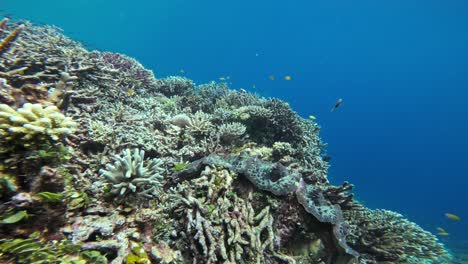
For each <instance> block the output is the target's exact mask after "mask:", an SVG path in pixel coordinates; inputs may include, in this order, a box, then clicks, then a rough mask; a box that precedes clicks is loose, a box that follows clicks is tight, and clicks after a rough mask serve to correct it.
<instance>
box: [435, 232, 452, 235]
mask: <svg viewBox="0 0 468 264" xmlns="http://www.w3.org/2000/svg"><path fill="white" fill-rule="evenodd" d="M437 234H438V235H439V236H448V235H450V234H449V233H447V232H439V233H437Z"/></svg>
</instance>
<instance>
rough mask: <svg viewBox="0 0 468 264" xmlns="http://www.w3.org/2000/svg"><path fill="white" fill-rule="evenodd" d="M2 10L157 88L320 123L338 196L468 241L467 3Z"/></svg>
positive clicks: (98, 0) (10, 4) (83, 5)
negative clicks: (213, 84) (134, 69)
mask: <svg viewBox="0 0 468 264" xmlns="http://www.w3.org/2000/svg"><path fill="white" fill-rule="evenodd" d="M0 9H2V14H11V15H12V16H13V18H16V19H28V20H32V21H33V22H36V23H45V24H53V25H57V26H59V27H61V28H62V29H64V32H65V34H67V35H68V36H70V37H72V38H73V39H76V40H79V41H82V42H83V43H84V44H85V45H86V46H87V47H88V48H89V49H99V50H106V51H113V52H121V53H125V54H127V55H129V56H132V57H135V58H136V59H138V60H139V61H141V62H142V63H143V64H144V65H145V66H146V67H148V68H150V69H152V70H154V72H155V74H156V76H157V77H164V76H169V75H184V76H187V77H188V78H191V79H193V80H194V81H195V82H196V83H198V84H200V83H204V82H208V81H211V80H218V79H219V78H220V77H224V78H226V77H228V76H229V77H230V78H229V81H230V82H232V87H233V88H243V89H246V90H249V91H254V92H257V93H259V94H260V95H264V96H274V97H279V98H281V99H283V100H286V101H288V102H290V104H291V105H292V107H293V108H294V109H295V110H296V111H297V112H299V113H300V114H301V115H302V116H304V117H308V116H309V115H314V116H316V117H317V120H316V121H317V122H318V123H319V124H320V125H321V126H322V137H323V139H324V141H325V142H327V143H328V147H327V152H328V154H329V155H330V156H331V157H332V158H333V159H332V167H331V168H330V176H329V177H330V179H331V181H332V182H333V183H336V184H338V183H341V182H343V181H349V182H351V183H353V184H355V185H356V189H355V193H356V195H357V197H358V199H359V200H360V201H362V202H363V203H364V204H366V205H367V206H369V207H372V208H386V209H391V210H395V211H398V212H400V213H402V214H403V215H405V216H406V217H408V218H409V219H410V220H412V221H415V222H417V223H418V224H420V225H421V226H422V227H424V228H425V229H427V230H429V231H431V232H433V233H436V230H435V229H436V227H439V226H440V227H443V228H444V229H446V230H447V231H448V232H449V233H450V236H448V237H442V238H441V240H442V241H443V242H445V243H447V244H449V245H450V244H454V243H458V242H459V241H466V240H468V237H467V236H468V235H467V234H468V210H467V203H468V105H467V103H468V102H467V101H468V4H467V3H466V2H465V1H461V0H452V1H435V0H431V1H415V0H406V1H402V0H394V1H371V0H357V1H342V0H341V1H339V0H327V1H324V0H320V1H315V0H314V1H310V0H309V1H305V0H295V1H265V0H258V1H245V0H237V1H219V0H218V1H213V0H204V1H182V0H166V1H149V0H135V1H122V0H114V1H104V0H75V1H58V0H44V1H33V0H23V1H13V0H1V3H0ZM182 72H183V73H182ZM286 75H289V76H291V80H289V81H287V80H285V79H284V77H285V76H286ZM270 76H274V77H275V78H274V80H271V79H270ZM338 98H343V100H344V103H343V104H342V105H341V106H340V108H339V109H338V110H337V111H336V112H334V113H331V112H330V109H331V107H332V106H333V105H334V103H335V101H336V100H337V99H338ZM445 213H453V214H457V215H459V216H460V217H461V221H451V220H449V219H447V218H445V217H444V214H445Z"/></svg>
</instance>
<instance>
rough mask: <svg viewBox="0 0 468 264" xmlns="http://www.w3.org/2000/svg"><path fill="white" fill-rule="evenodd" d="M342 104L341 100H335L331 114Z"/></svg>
mask: <svg viewBox="0 0 468 264" xmlns="http://www.w3.org/2000/svg"><path fill="white" fill-rule="evenodd" d="M342 103H343V99H341V98H340V99H338V100H336V103H335V106H333V108H332V109H331V111H332V112H335V110H336V109H337V108H338V107H339V106H340V105H341V104H342Z"/></svg>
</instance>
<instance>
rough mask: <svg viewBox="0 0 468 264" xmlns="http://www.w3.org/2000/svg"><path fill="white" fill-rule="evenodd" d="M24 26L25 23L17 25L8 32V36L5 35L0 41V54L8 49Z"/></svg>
mask: <svg viewBox="0 0 468 264" xmlns="http://www.w3.org/2000/svg"><path fill="white" fill-rule="evenodd" d="M3 21H5V20H3ZM3 21H2V22H3ZM5 23H6V22H5ZM2 24H3V23H2ZM24 27H25V25H19V26H18V27H17V28H15V29H14V30H13V31H12V32H11V33H10V34H8V36H6V37H5V38H4V39H2V40H1V41H0V56H2V54H3V53H5V52H7V51H8V49H10V47H11V45H12V44H13V42H14V41H15V40H16V39H17V38H18V36H19V34H20V33H21V31H23V29H24Z"/></svg>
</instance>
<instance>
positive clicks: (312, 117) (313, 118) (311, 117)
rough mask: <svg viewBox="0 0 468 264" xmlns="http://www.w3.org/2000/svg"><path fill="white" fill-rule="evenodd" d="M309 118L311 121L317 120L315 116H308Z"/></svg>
mask: <svg viewBox="0 0 468 264" xmlns="http://www.w3.org/2000/svg"><path fill="white" fill-rule="evenodd" d="M309 118H310V119H312V120H315V119H317V118H316V117H315V116H313V115H310V116H309Z"/></svg>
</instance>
